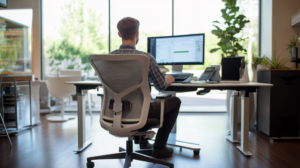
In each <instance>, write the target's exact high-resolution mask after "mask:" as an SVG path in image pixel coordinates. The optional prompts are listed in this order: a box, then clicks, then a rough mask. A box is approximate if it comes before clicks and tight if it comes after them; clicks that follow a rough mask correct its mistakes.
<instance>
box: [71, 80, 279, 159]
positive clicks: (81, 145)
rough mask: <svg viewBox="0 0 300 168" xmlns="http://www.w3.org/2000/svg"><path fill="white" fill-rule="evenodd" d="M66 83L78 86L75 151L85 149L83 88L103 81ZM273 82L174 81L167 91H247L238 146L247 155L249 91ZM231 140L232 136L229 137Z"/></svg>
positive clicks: (94, 85) (242, 107) (243, 104)
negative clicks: (201, 89) (76, 144)
mask: <svg viewBox="0 0 300 168" xmlns="http://www.w3.org/2000/svg"><path fill="white" fill-rule="evenodd" d="M66 84H73V85H75V86H76V93H77V100H78V149H77V150H75V152H81V151H83V150H84V149H85V148H86V147H87V146H89V145H90V144H91V143H92V142H91V141H86V140H85V123H84V122H85V118H84V115H85V108H84V107H85V102H84V101H83V96H84V93H83V92H82V91H83V90H88V89H95V88H97V87H98V86H101V82H95V81H74V82H66ZM271 86H273V85H272V84H265V83H254V82H250V83H238V82H236V83H229V82H228V83H227V82H224V83H223V82H221V83H214V84H212V83H185V84H181V83H173V84H172V85H171V86H169V87H168V88H167V89H166V91H173V92H174V91H175V92H187V91H196V90H197V89H198V88H209V89H212V90H236V91H245V96H242V101H241V103H242V105H241V112H242V115H241V117H242V119H241V121H242V122H241V145H240V146H237V148H238V149H239V150H240V151H241V152H242V153H243V154H244V155H246V156H251V155H252V154H251V152H250V151H249V119H248V118H249V93H250V92H256V90H257V89H258V88H259V87H271ZM236 131H237V130H236ZM236 131H232V135H235V134H237V132H236ZM229 140H230V138H229Z"/></svg>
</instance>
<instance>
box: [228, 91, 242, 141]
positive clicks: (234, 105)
mask: <svg viewBox="0 0 300 168" xmlns="http://www.w3.org/2000/svg"><path fill="white" fill-rule="evenodd" d="M237 94H238V93H237V92H236V91H235V92H234V94H233V95H231V99H232V101H231V108H232V110H231V109H229V110H231V112H232V114H231V115H229V116H230V118H231V122H230V128H231V133H230V135H228V136H226V139H227V140H228V141H230V142H232V143H240V141H239V140H238V137H237V131H238V112H239V109H238V95H237ZM228 113H230V111H228Z"/></svg>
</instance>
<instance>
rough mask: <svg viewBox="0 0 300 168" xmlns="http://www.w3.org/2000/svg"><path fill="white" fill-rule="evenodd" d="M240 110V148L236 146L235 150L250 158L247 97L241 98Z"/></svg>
mask: <svg viewBox="0 0 300 168" xmlns="http://www.w3.org/2000/svg"><path fill="white" fill-rule="evenodd" d="M246 95H247V94H246ZM241 108H242V109H241V112H242V115H241V116H242V118H241V146H237V148H238V149H239V150H240V151H241V152H242V153H243V154H244V155H246V156H252V153H251V152H250V151H249V109H250V107H249V96H247V97H245V96H242V98H241Z"/></svg>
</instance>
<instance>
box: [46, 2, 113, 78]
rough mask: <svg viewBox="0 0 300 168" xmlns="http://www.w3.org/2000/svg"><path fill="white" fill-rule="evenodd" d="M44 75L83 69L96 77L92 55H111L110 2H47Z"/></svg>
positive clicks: (87, 73) (84, 72) (83, 71)
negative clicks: (89, 57) (109, 49)
mask: <svg viewBox="0 0 300 168" xmlns="http://www.w3.org/2000/svg"><path fill="white" fill-rule="evenodd" d="M43 5H44V7H43V13H44V15H43V16H44V18H43V20H44V21H43V23H44V25H43V28H44V44H45V45H44V51H45V53H44V55H45V59H44V60H45V63H44V66H45V67H44V70H45V71H44V72H45V76H47V75H55V74H57V73H58V71H59V70H60V69H77V70H81V71H82V73H83V74H84V76H86V78H87V79H88V77H89V76H94V72H93V70H92V67H91V66H90V64H89V62H88V59H87V58H88V56H89V55H90V54H106V53H108V9H107V6H108V1H97V0H84V1H83V0H44V3H43Z"/></svg>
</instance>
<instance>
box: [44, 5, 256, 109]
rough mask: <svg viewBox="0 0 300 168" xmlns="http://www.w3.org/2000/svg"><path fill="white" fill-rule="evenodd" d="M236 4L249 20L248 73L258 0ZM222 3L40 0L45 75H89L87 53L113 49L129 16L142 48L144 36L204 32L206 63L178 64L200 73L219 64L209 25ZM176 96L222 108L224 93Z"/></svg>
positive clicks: (91, 73) (246, 32)
mask: <svg viewBox="0 0 300 168" xmlns="http://www.w3.org/2000/svg"><path fill="white" fill-rule="evenodd" d="M173 4H174V6H173ZM238 6H240V13H241V14H244V15H245V16H246V17H247V19H249V20H250V23H249V24H247V27H246V28H245V29H244V30H243V32H242V33H241V35H242V36H244V37H248V40H246V41H245V42H244V43H243V44H242V45H243V46H244V47H245V48H246V49H247V50H248V53H247V55H244V56H245V57H246V59H247V60H248V70H249V72H250V73H249V75H250V78H251V58H252V55H253V54H257V53H258V51H257V50H258V49H257V48H258V0H238ZM173 7H174V8H173ZM222 8H224V2H223V1H222V0H210V1H207V0H188V1H187V0H151V1H149V0H126V1H124V0H102V1H98V0H44V1H43V24H44V25H43V28H44V52H45V53H44V55H45V59H44V60H45V63H44V67H43V68H44V72H45V74H44V75H46V76H47V75H54V74H56V73H57V72H58V71H59V70H60V69H78V70H81V71H82V73H83V74H84V76H85V79H92V77H93V76H94V71H93V70H92V68H91V66H90V65H89V63H88V61H87V57H88V56H89V55H90V54H107V53H109V52H110V51H113V50H115V49H118V48H119V46H120V45H121V38H120V37H119V36H118V30H117V23H118V21H119V20H120V19H122V18H124V17H127V16H129V17H134V18H136V19H138V20H139V21H140V34H139V42H138V44H137V46H136V48H137V49H138V50H141V51H145V52H147V37H155V36H171V35H182V34H196V33H205V65H185V66H183V69H184V71H190V72H193V73H194V75H196V76H200V75H201V74H202V72H203V70H204V69H205V68H206V67H208V66H210V65H211V64H220V63H221V52H220V51H219V52H216V53H210V52H209V51H210V50H211V49H212V48H216V47H217V43H218V41H219V39H218V38H217V37H216V36H215V35H213V34H212V33H211V30H212V29H214V27H213V24H212V22H213V21H215V20H218V21H220V22H222V21H223V18H222V14H221V9H222ZM109 11H110V12H109ZM173 12H174V13H173ZM173 14H174V15H173ZM173 21H174V22H173ZM109 23H110V25H109ZM109 43H110V44H109ZM109 46H110V49H109ZM169 67H170V66H169ZM44 77H45V76H44ZM152 91H153V92H154V93H155V90H154V89H152ZM178 96H179V97H180V98H181V99H186V100H183V102H184V104H183V106H185V107H186V109H187V111H191V109H199V108H194V107H192V106H198V105H199V106H201V108H200V109H203V110H204V111H207V110H209V109H210V110H212V111H225V110H226V109H225V99H226V92H221V91H212V93H210V94H207V95H205V96H201V97H200V96H197V95H196V94H195V93H194V92H193V93H188V92H187V93H181V94H178ZM199 102H201V103H202V104H199ZM204 106H206V107H204ZM191 107H192V108H191ZM211 107H214V108H211Z"/></svg>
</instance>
